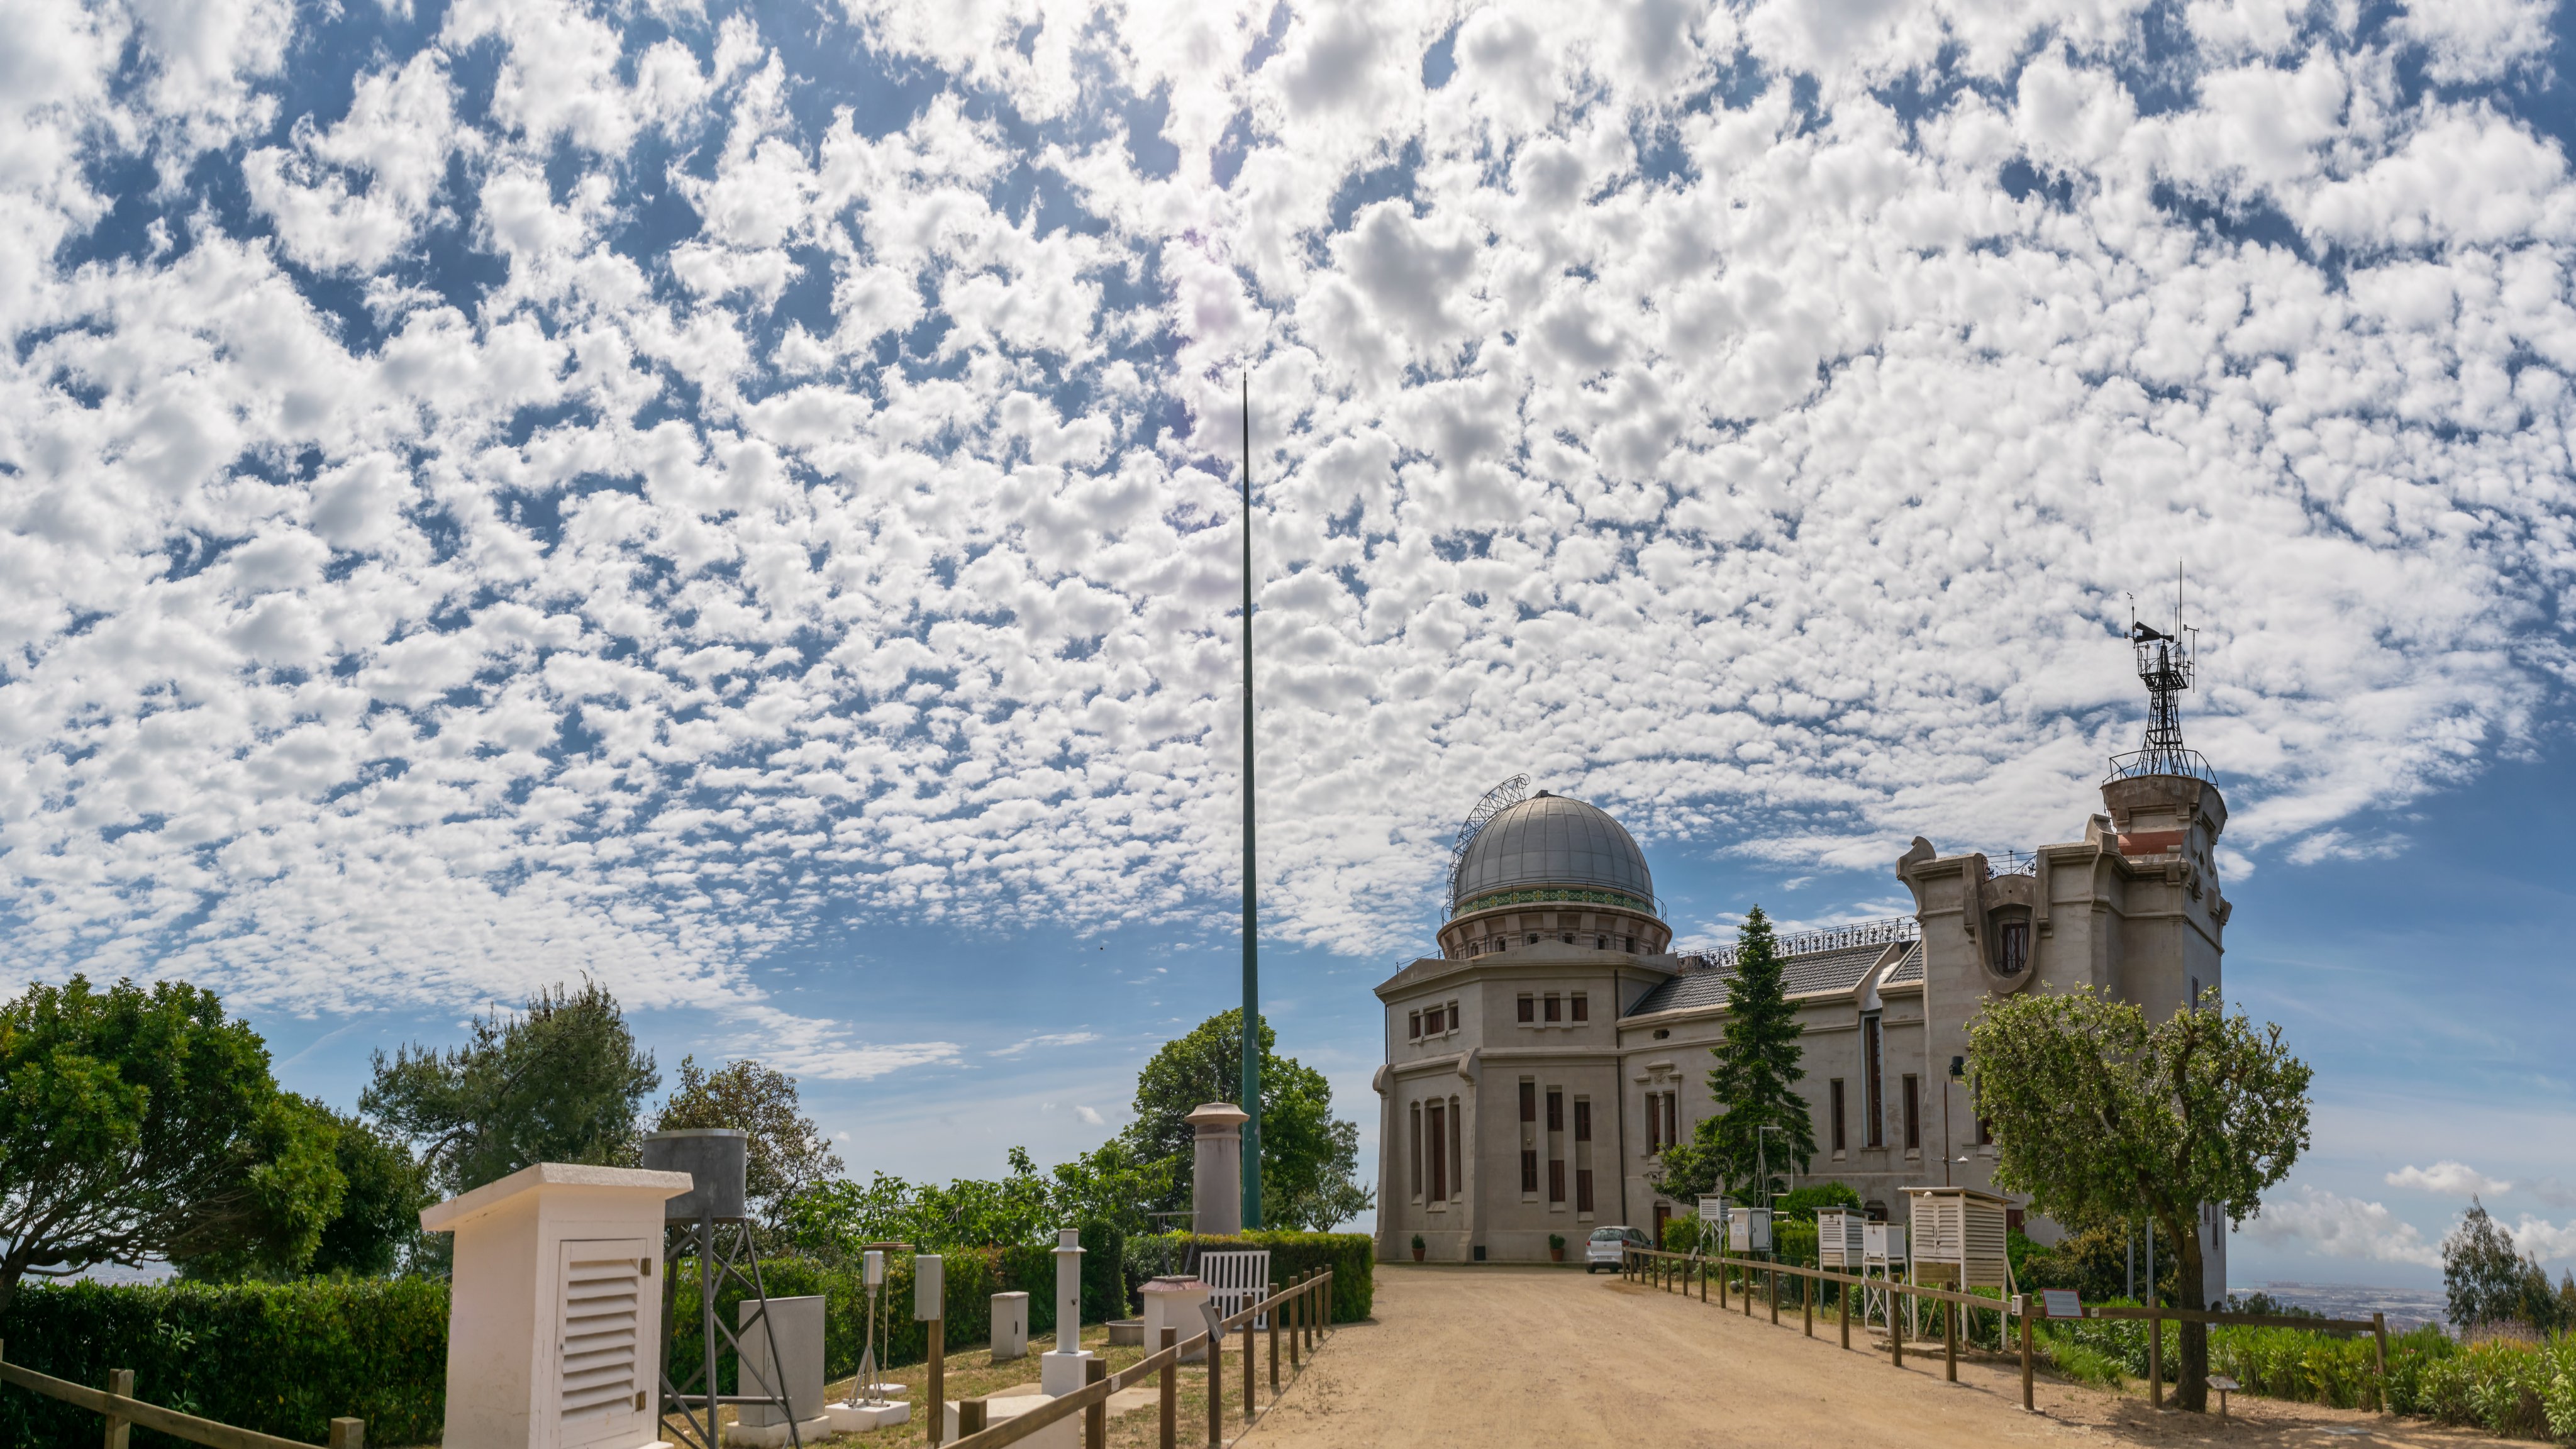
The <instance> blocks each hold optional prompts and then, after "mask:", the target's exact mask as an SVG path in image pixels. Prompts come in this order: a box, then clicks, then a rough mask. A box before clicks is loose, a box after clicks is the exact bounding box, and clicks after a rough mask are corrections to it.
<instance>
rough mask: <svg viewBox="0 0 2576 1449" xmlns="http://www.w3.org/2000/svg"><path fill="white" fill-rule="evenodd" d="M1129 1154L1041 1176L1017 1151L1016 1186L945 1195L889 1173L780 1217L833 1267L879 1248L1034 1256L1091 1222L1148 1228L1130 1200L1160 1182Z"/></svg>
mask: <svg viewBox="0 0 2576 1449" xmlns="http://www.w3.org/2000/svg"><path fill="white" fill-rule="evenodd" d="M1123 1152H1124V1149H1123V1148H1119V1147H1117V1145H1116V1144H1115V1143H1113V1144H1111V1145H1110V1146H1108V1147H1103V1148H1101V1149H1100V1150H1099V1151H1096V1152H1093V1153H1090V1154H1088V1155H1087V1156H1085V1157H1082V1158H1079V1159H1077V1160H1076V1161H1074V1162H1071V1163H1067V1164H1065V1165H1063V1166H1060V1167H1058V1168H1056V1169H1055V1171H1054V1172H1053V1173H1052V1174H1050V1175H1047V1176H1040V1175H1039V1173H1038V1170H1037V1164H1036V1163H1035V1162H1034V1161H1032V1160H1031V1159H1030V1157H1029V1154H1028V1152H1027V1150H1026V1149H1024V1148H1018V1147H1014V1148H1012V1149H1011V1154H1010V1168H1011V1170H1010V1174H1009V1175H1008V1176H1006V1177H1003V1178H1000V1179H998V1180H987V1179H981V1178H971V1177H961V1178H958V1179H956V1180H954V1181H952V1182H950V1183H949V1184H948V1185H946V1186H945V1187H942V1186H940V1185H938V1184H936V1183H920V1184H913V1183H908V1182H905V1181H904V1180H903V1179H902V1178H899V1177H890V1176H888V1175H887V1174H885V1173H882V1172H880V1173H877V1174H876V1175H875V1176H874V1177H872V1178H870V1179H869V1180H868V1182H867V1185H866V1186H864V1187H863V1186H861V1185H859V1184H858V1183H855V1182H850V1181H848V1180H846V1179H841V1180H835V1181H832V1182H826V1183H820V1184H817V1185H816V1186H813V1187H810V1188H807V1189H806V1190H804V1191H803V1192H800V1193H798V1194H797V1195H796V1196H795V1197H794V1198H792V1199H790V1200H789V1202H788V1203H787V1205H786V1208H785V1210H784V1211H783V1212H782V1214H781V1217H782V1219H783V1224H784V1228H785V1237H786V1241H787V1243H788V1244H789V1245H791V1246H793V1247H794V1248H795V1250H796V1251H798V1252H801V1253H805V1254H808V1255H811V1256H814V1257H817V1258H820V1259H822V1260H823V1261H825V1262H830V1263H854V1262H856V1261H858V1256H857V1255H858V1253H859V1252H860V1251H861V1250H862V1249H863V1248H864V1247H865V1246H866V1245H867V1244H869V1243H878V1242H900V1243H910V1244H912V1245H913V1246H914V1247H916V1248H918V1249H920V1250H921V1251H922V1252H925V1253H938V1252H946V1251H948V1250H949V1249H951V1248H1011V1247H1023V1246H1034V1245H1041V1244H1048V1243H1052V1242H1053V1241H1054V1240H1055V1233H1056V1230H1057V1229H1058V1228H1060V1227H1064V1226H1066V1225H1068V1224H1074V1223H1084V1222H1088V1223H1091V1224H1094V1225H1097V1226H1102V1227H1107V1228H1114V1229H1116V1230H1117V1231H1118V1232H1119V1233H1120V1234H1122V1235H1126V1234H1130V1233H1132V1232H1134V1231H1135V1230H1136V1229H1137V1228H1139V1227H1141V1226H1143V1225H1144V1219H1143V1215H1142V1214H1141V1213H1140V1212H1139V1211H1138V1210H1137V1209H1136V1207H1135V1206H1134V1204H1135V1203H1136V1202H1137V1201H1138V1200H1139V1199H1137V1198H1135V1197H1122V1194H1124V1193H1126V1192H1129V1191H1143V1190H1144V1188H1145V1187H1148V1186H1150V1185H1152V1184H1153V1183H1156V1182H1159V1181H1160V1180H1161V1178H1160V1176H1159V1174H1158V1173H1157V1172H1154V1171H1151V1170H1138V1169H1132V1168H1130V1167H1129V1166H1128V1165H1127V1164H1126V1163H1125V1162H1124V1159H1123ZM1122 1174H1124V1175H1122ZM1084 1241H1085V1242H1089V1241H1090V1236H1089V1234H1087V1233H1086V1234H1085V1236H1084Z"/></svg>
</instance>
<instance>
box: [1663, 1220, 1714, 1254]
mask: <svg viewBox="0 0 2576 1449" xmlns="http://www.w3.org/2000/svg"><path fill="white" fill-rule="evenodd" d="M1701 1226H1702V1224H1701V1223H1700V1220H1699V1219H1698V1218H1695V1217H1689V1218H1673V1219H1671V1220H1669V1221H1667V1222H1666V1223H1665V1224H1664V1251H1665V1252H1667V1253H1696V1252H1698V1251H1700V1248H1701V1242H1700V1238H1701V1233H1700V1228H1701ZM1707 1238H1708V1242H1707V1248H1708V1250H1709V1251H1710V1252H1715V1251H1717V1248H1718V1246H1719V1244H1720V1243H1721V1242H1723V1241H1724V1239H1725V1230H1724V1229H1719V1230H1718V1231H1716V1232H1712V1233H1709V1234H1708V1235H1707Z"/></svg>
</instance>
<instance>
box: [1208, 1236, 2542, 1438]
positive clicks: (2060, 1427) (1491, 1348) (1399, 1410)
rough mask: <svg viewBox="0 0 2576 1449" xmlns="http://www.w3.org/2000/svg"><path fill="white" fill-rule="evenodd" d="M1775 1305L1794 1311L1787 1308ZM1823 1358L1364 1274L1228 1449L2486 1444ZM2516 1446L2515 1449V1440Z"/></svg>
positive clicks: (1524, 1296) (2275, 1412)
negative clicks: (1364, 1292)
mask: <svg viewBox="0 0 2576 1449" xmlns="http://www.w3.org/2000/svg"><path fill="white" fill-rule="evenodd" d="M1793 1301H1794V1300H1793ZM1852 1342H1853V1348H1852V1351H1851V1352H1849V1353H1845V1352H1844V1351H1843V1350H1842V1348H1841V1347H1840V1346H1839V1341H1838V1339H1837V1337H1836V1333H1835V1328H1834V1322H1833V1320H1831V1319H1827V1318H1823V1317H1820V1318H1819V1319H1818V1321H1817V1324H1816V1336H1815V1337H1814V1338H1813V1339H1809V1338H1806V1337H1804V1336H1803V1335H1801V1333H1800V1332H1799V1328H1798V1317H1797V1313H1796V1310H1795V1308H1794V1306H1793V1307H1790V1308H1788V1309H1786V1310H1785V1311H1784V1312H1783V1313H1782V1315H1781V1321H1780V1326H1778V1327H1776V1328H1775V1327H1773V1326H1772V1325H1771V1322H1770V1320H1769V1318H1768V1317H1767V1315H1766V1314H1765V1313H1764V1311H1763V1310H1762V1309H1761V1308H1760V1307H1759V1306H1757V1307H1756V1309H1755V1310H1754V1316H1753V1317H1752V1318H1750V1319H1747V1318H1744V1317H1742V1316H1740V1314H1739V1313H1735V1312H1727V1313H1721V1312H1719V1311H1718V1309H1717V1306H1716V1305H1715V1304H1714V1303H1710V1304H1708V1305H1706V1306H1702V1305H1701V1304H1700V1302H1699V1301H1698V1300H1697V1299H1696V1298H1683V1297H1681V1296H1680V1295H1678V1294H1668V1293H1662V1292H1658V1291H1656V1290H1654V1289H1651V1288H1643V1287H1636V1286H1632V1285H1630V1284H1628V1283H1626V1282H1624V1281H1622V1280H1621V1279H1620V1278H1618V1277H1617V1276H1615V1275H1611V1274H1602V1275H1600V1276H1597V1277H1592V1276H1587V1275H1585V1274H1583V1273H1582V1272H1580V1271H1574V1270H1566V1269H1549V1268H1512V1267H1501V1266H1487V1267H1426V1266H1417V1265H1414V1264H1410V1263H1406V1264H1380V1265H1379V1266H1378V1269H1377V1299H1376V1311H1375V1314H1374V1317H1373V1319H1372V1321H1370V1322H1367V1323H1359V1324H1347V1325H1344V1326H1343V1327H1342V1329H1341V1330H1340V1332H1339V1333H1338V1334H1337V1335H1336V1336H1335V1338H1334V1339H1333V1341H1332V1343H1331V1344H1330V1345H1329V1346H1327V1347H1326V1348H1325V1349H1324V1351H1323V1352H1321V1353H1320V1354H1318V1355H1317V1356H1316V1361H1315V1363H1314V1365H1313V1366H1312V1367H1311V1368H1310V1369H1309V1371H1308V1372H1307V1373H1306V1375H1305V1376H1304V1377H1303V1379H1301V1380H1300V1381H1299V1382H1298V1383H1297V1384H1296V1385H1295V1386H1294V1387H1293V1388H1291V1389H1289V1390H1288V1391H1287V1393H1286V1394H1284V1395H1283V1396H1282V1397H1281V1399H1280V1401H1279V1403H1278V1405H1277V1407H1276V1408H1274V1409H1271V1410H1270V1411H1269V1412H1267V1413H1265V1414H1264V1415H1263V1416H1262V1418H1261V1421H1260V1423H1259V1424H1258V1425H1256V1426H1255V1427H1254V1428H1253V1430H1252V1432H1251V1433H1250V1434H1248V1435H1246V1436H1245V1437H1244V1438H1243V1440H1242V1443H1243V1445H1244V1446H1245V1449H1373V1446H1380V1445H1387V1446H1401V1445H1415V1444H1421V1445H1434V1444H1436V1445H1460V1446H1466V1445H1523V1444H1527V1445H1587V1444H1600V1445H1619V1446H1623V1449H1627V1446H1634V1445H1640V1444H1652V1445H1655V1446H1657V1449H1675V1446H1692V1445H1703V1444H1706V1445H1721V1444H1723V1445H1735V1444H1758V1445H1811V1444H1812V1445H1844V1444H1848V1445H1854V1446H1864V1445H1865V1446H1868V1449H1889V1446H1903V1449H1942V1446H1953V1445H1956V1446H1962V1449H1964V1446H1971V1445H1974V1446H1984V1445H1992V1444H2010V1443H2054V1444H2069V1445H2073V1444H2156V1445H2165V1444H2171V1445H2182V1444H2224V1445H2230V1446H2247V1449H2258V1446H2259V1449H2292V1446H2318V1449H2324V1446H2329V1445H2332V1446H2345V1445H2351V1446H2398V1445H2405V1446H2422V1449H2436V1446H2440V1449H2459V1446H2469V1445H2497V1446H2501V1445H2504V1444H2507V1443H2514V1442H2515V1441H2506V1440H2496V1439H2490V1438H2487V1437H2485V1436H2482V1435H2476V1434H2469V1433H2464V1432H2461V1431H2458V1430H2452V1429H2440V1428H2435V1427H2433V1426H2431V1425H2429V1424H2425V1423H2423V1422H2422V1421H2420V1420H2408V1419H2392V1418H2385V1417H2382V1416H2380V1415H2376V1414H2363V1413H2354V1412H2348V1411H2344V1410H2339V1409H2324V1408H2317V1407H2315V1406H2312V1405H2306V1404H2284V1403H2278V1402H2275V1401H2272V1400H2266V1399H2248V1398H2246V1397H2244V1396H2242V1395H2237V1396H2234V1398H2233V1401H2232V1403H2231V1404H2230V1406H2229V1407H2230V1413H2231V1416H2232V1417H2231V1418H2230V1420H2229V1421H2228V1422H2227V1423H2224V1424H2222V1423H2220V1422H2219V1420H2218V1416H2217V1415H2216V1414H2215V1413H2211V1414H2208V1415H2196V1414H2184V1413H2179V1412H2173V1411H2159V1410H2156V1409H2152V1408H2150V1407H2148V1405H2147V1402H2146V1399H2145V1397H2144V1396H2143V1395H2126V1394H2119V1393H2115V1392H2112V1391H2111V1390H2108V1389H2101V1388H2096V1387H2093V1386H2091V1385H2084V1384H2070V1383H2057V1382H2051V1381H2050V1380H2049V1378H2048V1377H2047V1375H2046V1374H2045V1373H2043V1374H2042V1375H2041V1377H2040V1384H2039V1391H2038V1395H2037V1398H2038V1407H2039V1412H2038V1413H2037V1414H2026V1413H2024V1412H2023V1411H2022V1407H2021V1371H2020V1366H2019V1363H2018V1361H2017V1360H2001V1359H1993V1360H1989V1361H1984V1362H1979V1361H1974V1360H1971V1359H1969V1358H1967V1357H1966V1356H1964V1355H1963V1356H1962V1360H1961V1363H1960V1366H1959V1382H1958V1383H1956V1384H1951V1383H1946V1382H1944V1381H1943V1379H1942V1365H1941V1355H1940V1350H1939V1346H1938V1345H1937V1344H1935V1345H1930V1346H1929V1348H1930V1351H1929V1352H1927V1353H1924V1354H1922V1355H1921V1356H1919V1357H1918V1356H1917V1354H1916V1351H1915V1350H1914V1349H1913V1348H1912V1347H1910V1346H1909V1348H1908V1349H1907V1351H1906V1357H1905V1367H1904V1368H1903V1369H1897V1368H1893V1367H1891V1366H1890V1365H1889V1364H1888V1362H1887V1358H1886V1355H1885V1353H1884V1351H1881V1352H1878V1353H1870V1352H1866V1351H1864V1350H1863V1347H1862V1344H1863V1342H1864V1340H1863V1339H1862V1338H1861V1337H1860V1335H1859V1334H1858V1333H1855V1334H1854V1336H1853V1340H1852ZM2518 1449H2531V1446H2529V1445H2518Z"/></svg>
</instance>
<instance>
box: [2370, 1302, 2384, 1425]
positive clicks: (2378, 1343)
mask: <svg viewBox="0 0 2576 1449" xmlns="http://www.w3.org/2000/svg"><path fill="white" fill-rule="evenodd" d="M2370 1337H2371V1352H2372V1355H2373V1357H2374V1359H2375V1361H2376V1362H2377V1363H2378V1365H2379V1390H2378V1392H2379V1412H2381V1413H2383V1414H2385V1413H2387V1412H2388V1315H2387V1314H2385V1313H2374V1314H2372V1315H2370Z"/></svg>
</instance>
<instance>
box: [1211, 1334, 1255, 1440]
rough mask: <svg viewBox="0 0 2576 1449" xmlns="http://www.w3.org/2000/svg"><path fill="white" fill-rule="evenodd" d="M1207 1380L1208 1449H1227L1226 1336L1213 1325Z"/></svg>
mask: <svg viewBox="0 0 2576 1449" xmlns="http://www.w3.org/2000/svg"><path fill="white" fill-rule="evenodd" d="M1246 1367H1247V1368H1248V1367H1249V1365H1246ZM1207 1379H1208V1440H1207V1441H1208V1449H1225V1334H1224V1333H1223V1332H1222V1331H1221V1330H1219V1329H1218V1328H1217V1327H1216V1325H1215V1324H1213V1323H1211V1324H1209V1325H1208V1333H1207Z"/></svg>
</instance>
